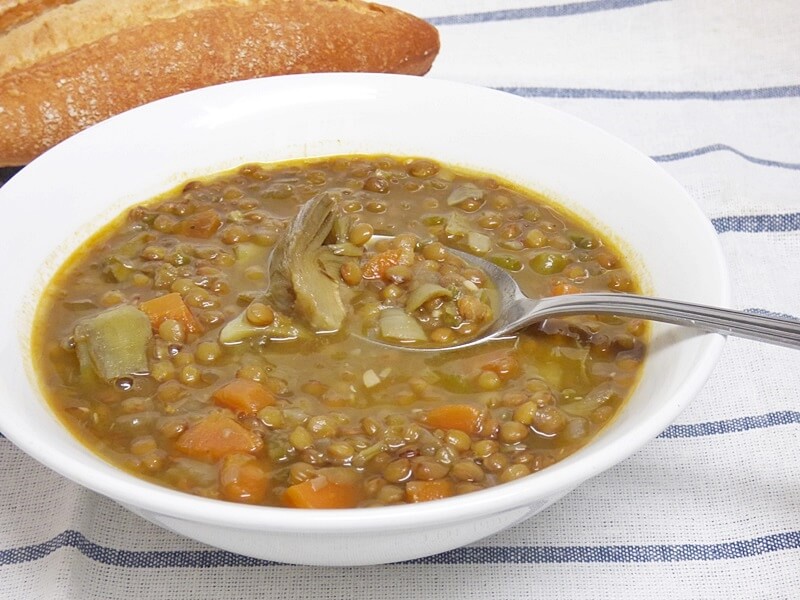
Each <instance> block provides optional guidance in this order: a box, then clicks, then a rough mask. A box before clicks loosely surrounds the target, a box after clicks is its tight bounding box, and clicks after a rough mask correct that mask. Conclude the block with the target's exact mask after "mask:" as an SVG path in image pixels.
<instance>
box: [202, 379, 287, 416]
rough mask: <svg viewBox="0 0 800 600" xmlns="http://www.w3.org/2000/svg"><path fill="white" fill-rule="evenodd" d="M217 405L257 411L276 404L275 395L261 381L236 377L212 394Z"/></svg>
mask: <svg viewBox="0 0 800 600" xmlns="http://www.w3.org/2000/svg"><path fill="white" fill-rule="evenodd" d="M211 399H212V400H213V401H214V403H215V404H216V405H217V406H222V407H224V408H230V409H231V410H233V411H237V412H243V413H255V412H258V411H259V410H261V409H262V408H264V407H265V406H271V405H272V404H275V396H273V395H272V392H270V391H269V390H268V389H267V388H265V387H264V386H263V385H261V384H260V383H257V382H255V381H253V380H251V379H234V380H233V381H231V382H229V383H226V384H225V385H223V386H222V387H221V388H218V389H217V390H215V391H214V393H213V394H211Z"/></svg>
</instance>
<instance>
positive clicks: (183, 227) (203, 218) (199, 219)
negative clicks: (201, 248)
mask: <svg viewBox="0 0 800 600" xmlns="http://www.w3.org/2000/svg"><path fill="white" fill-rule="evenodd" d="M221 225H222V221H220V218H219V215H218V214H217V212H216V211H215V210H214V209H212V208H209V209H207V210H201V211H200V212H197V213H194V214H193V215H189V216H188V217H186V218H185V219H183V220H182V221H181V223H180V225H179V226H178V232H179V233H182V234H183V235H187V236H189V237H193V238H210V237H211V236H212V235H214V233H215V232H216V231H217V229H219V228H220V226H221Z"/></svg>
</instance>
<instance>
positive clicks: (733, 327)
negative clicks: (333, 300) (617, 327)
mask: <svg viewBox="0 0 800 600" xmlns="http://www.w3.org/2000/svg"><path fill="white" fill-rule="evenodd" d="M448 251H449V252H452V253H454V254H456V255H457V256H459V257H460V258H462V259H463V260H465V261H466V262H468V263H470V264H472V265H473V266H475V267H477V268H479V269H482V270H483V271H484V272H485V273H486V274H487V275H488V276H489V277H490V278H491V279H492V281H493V282H494V284H495V286H496V288H497V292H498V295H499V307H498V310H497V316H496V318H495V320H494V321H493V322H492V323H491V325H489V326H488V327H487V328H486V329H485V330H484V331H483V332H482V334H480V335H479V336H478V337H476V338H473V339H471V340H468V341H466V342H464V343H461V344H455V345H452V346H445V347H437V348H431V347H420V346H402V345H395V344H392V345H393V346H395V347H399V348H404V349H406V350H411V351H428V352H430V351H433V350H435V351H437V352H441V351H442V350H452V349H456V348H466V347H469V346H476V345H478V344H483V343H485V342H487V341H489V340H492V339H496V338H501V337H504V336H508V335H510V334H512V333H514V332H515V331H518V330H519V329H522V328H524V327H526V326H528V325H531V324H533V323H536V322H538V321H542V320H544V319H546V318H548V317H564V316H568V315H599V314H611V315H617V316H621V317H622V316H624V317H636V318H640V319H648V320H652V321H662V322H665V323H672V324H674V325H685V326H688V327H695V328H697V329H701V330H704V331H709V332H713V333H721V334H723V335H735V336H739V337H743V338H748V339H751V340H757V341H761V342H769V343H771V344H778V345H781V346H788V347H790V348H798V349H800V320H792V319H784V318H780V317H768V316H763V315H754V314H751V313H746V312H743V311H738V310H731V309H727V308H718V307H714V306H705V305H702V304H693V303H690V302H683V301H679V300H666V299H662V298H653V297H648V296H639V295H636V294H623V293H610V292H606V293H603V292H587V293H583V294H567V295H563V296H552V297H545V298H539V299H536V300H534V299H532V298H529V297H528V296H526V295H525V294H524V293H523V292H522V290H520V288H519V286H518V285H517V282H516V281H515V280H514V278H513V277H512V276H511V275H509V273H508V272H507V271H506V270H505V269H503V268H501V267H498V266H497V265H495V264H494V263H491V262H489V261H488V260H485V259H483V258H479V257H477V256H474V255H472V254H468V253H466V252H460V251H458V250H453V249H450V248H448ZM373 341H377V340H373ZM381 343H383V344H386V343H385V342H381Z"/></svg>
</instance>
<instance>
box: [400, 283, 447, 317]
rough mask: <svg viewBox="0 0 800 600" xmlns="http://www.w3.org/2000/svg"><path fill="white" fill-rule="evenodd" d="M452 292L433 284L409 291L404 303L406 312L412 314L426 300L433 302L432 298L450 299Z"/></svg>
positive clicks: (426, 284) (424, 284)
mask: <svg viewBox="0 0 800 600" xmlns="http://www.w3.org/2000/svg"><path fill="white" fill-rule="evenodd" d="M452 297H453V292H452V291H450V290H448V289H447V288H445V287H442V286H440V285H437V284H435V283H427V282H426V283H423V284H421V285H420V286H419V287H418V288H416V289H414V290H412V291H411V293H409V294H408V300H407V301H406V310H407V311H408V312H410V313H411V312H414V311H415V310H417V309H418V308H419V307H420V306H422V305H423V304H425V303H426V302H427V301H428V300H433V299H434V298H452Z"/></svg>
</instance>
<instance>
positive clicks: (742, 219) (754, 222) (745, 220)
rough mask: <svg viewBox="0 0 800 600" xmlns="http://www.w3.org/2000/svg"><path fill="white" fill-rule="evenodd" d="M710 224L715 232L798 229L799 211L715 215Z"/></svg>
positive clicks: (799, 228)
mask: <svg viewBox="0 0 800 600" xmlns="http://www.w3.org/2000/svg"><path fill="white" fill-rule="evenodd" d="M711 224H712V225H714V229H716V230H717V233H727V232H729V231H733V232H741V233H777V232H782V231H798V230H800V213H784V214H778V215H740V216H731V217H715V218H713V219H711Z"/></svg>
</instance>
